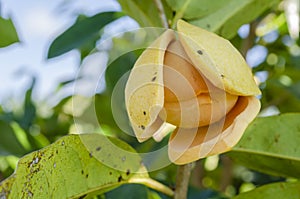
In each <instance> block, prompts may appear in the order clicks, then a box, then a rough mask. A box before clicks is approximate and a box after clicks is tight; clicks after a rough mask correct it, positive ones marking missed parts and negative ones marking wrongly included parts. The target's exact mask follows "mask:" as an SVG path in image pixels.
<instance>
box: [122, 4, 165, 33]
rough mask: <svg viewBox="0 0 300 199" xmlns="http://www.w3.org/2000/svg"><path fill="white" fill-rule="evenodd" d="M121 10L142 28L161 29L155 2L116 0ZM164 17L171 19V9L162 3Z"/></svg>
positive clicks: (161, 25)
mask: <svg viewBox="0 0 300 199" xmlns="http://www.w3.org/2000/svg"><path fill="white" fill-rule="evenodd" d="M118 2H119V3H120V4H121V6H122V10H123V11H124V12H126V14H128V15H129V16H130V17H132V18H133V19H135V20H136V21H137V22H138V23H139V24H140V26H142V27H163V23H162V20H161V18H160V13H159V10H158V8H157V6H156V4H155V1H148V0H131V1H128V0H118ZM163 4H164V11H165V14H166V17H167V18H168V17H171V9H170V8H169V7H168V6H167V5H166V3H164V1H163Z"/></svg>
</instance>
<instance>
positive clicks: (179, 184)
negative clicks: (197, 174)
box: [174, 163, 194, 199]
mask: <svg viewBox="0 0 300 199" xmlns="http://www.w3.org/2000/svg"><path fill="white" fill-rule="evenodd" d="M193 167H194V163H188V164H184V165H180V166H179V167H178V170H177V178H176V188H175V194H174V199H186V198H187V192H188V186H189V181H190V175H191V171H192V169H193Z"/></svg>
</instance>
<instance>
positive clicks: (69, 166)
mask: <svg viewBox="0 0 300 199" xmlns="http://www.w3.org/2000/svg"><path fill="white" fill-rule="evenodd" d="M125 183H140V184H146V185H149V186H151V185H152V186H151V187H154V188H155V187H158V189H161V187H164V186H163V185H162V184H160V183H158V182H156V181H154V180H152V179H150V178H149V176H148V174H147V172H146V169H145V167H144V166H142V165H141V158H140V157H139V156H138V154H137V153H136V152H135V150H134V149H133V148H131V147H130V146H129V145H128V144H126V143H125V142H122V141H120V140H119V139H116V138H108V137H106V136H103V135H100V134H82V135H69V136H65V137H63V138H61V139H60V140H58V141H56V142H55V143H53V144H51V145H49V146H48V147H45V148H44V149H41V150H39V151H35V152H33V153H31V154H28V155H26V156H24V157H23V158H21V159H20V161H19V163H18V166H17V169H16V171H15V173H14V174H13V175H12V176H10V177H9V178H7V179H6V180H4V181H2V182H1V183H0V196H2V197H6V198H81V197H85V196H93V195H95V194H102V193H104V192H107V191H109V190H112V189H114V188H116V187H118V186H120V185H122V184H125ZM163 190H167V192H168V191H169V190H168V188H166V187H164V188H163ZM169 192H170V193H172V191H169Z"/></svg>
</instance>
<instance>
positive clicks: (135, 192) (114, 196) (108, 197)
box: [105, 184, 149, 199]
mask: <svg viewBox="0 0 300 199" xmlns="http://www.w3.org/2000/svg"><path fill="white" fill-rule="evenodd" d="M148 191H149V190H148V189H147V187H145V186H143V185H139V184H125V185H122V186H120V187H118V188H116V189H114V190H112V191H110V192H108V193H106V194H105V199H123V198H124V196H126V198H130V199H147V198H148Z"/></svg>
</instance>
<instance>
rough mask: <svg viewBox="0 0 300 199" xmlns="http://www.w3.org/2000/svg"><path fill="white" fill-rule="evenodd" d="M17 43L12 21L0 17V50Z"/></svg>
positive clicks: (17, 39)
mask: <svg viewBox="0 0 300 199" xmlns="http://www.w3.org/2000/svg"><path fill="white" fill-rule="evenodd" d="M18 41H19V38H18V34H17V31H16V29H15V27H14V24H13V22H12V20H11V19H3V18H2V17H0V48H1V47H5V46H8V45H10V44H13V43H15V42H18Z"/></svg>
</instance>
